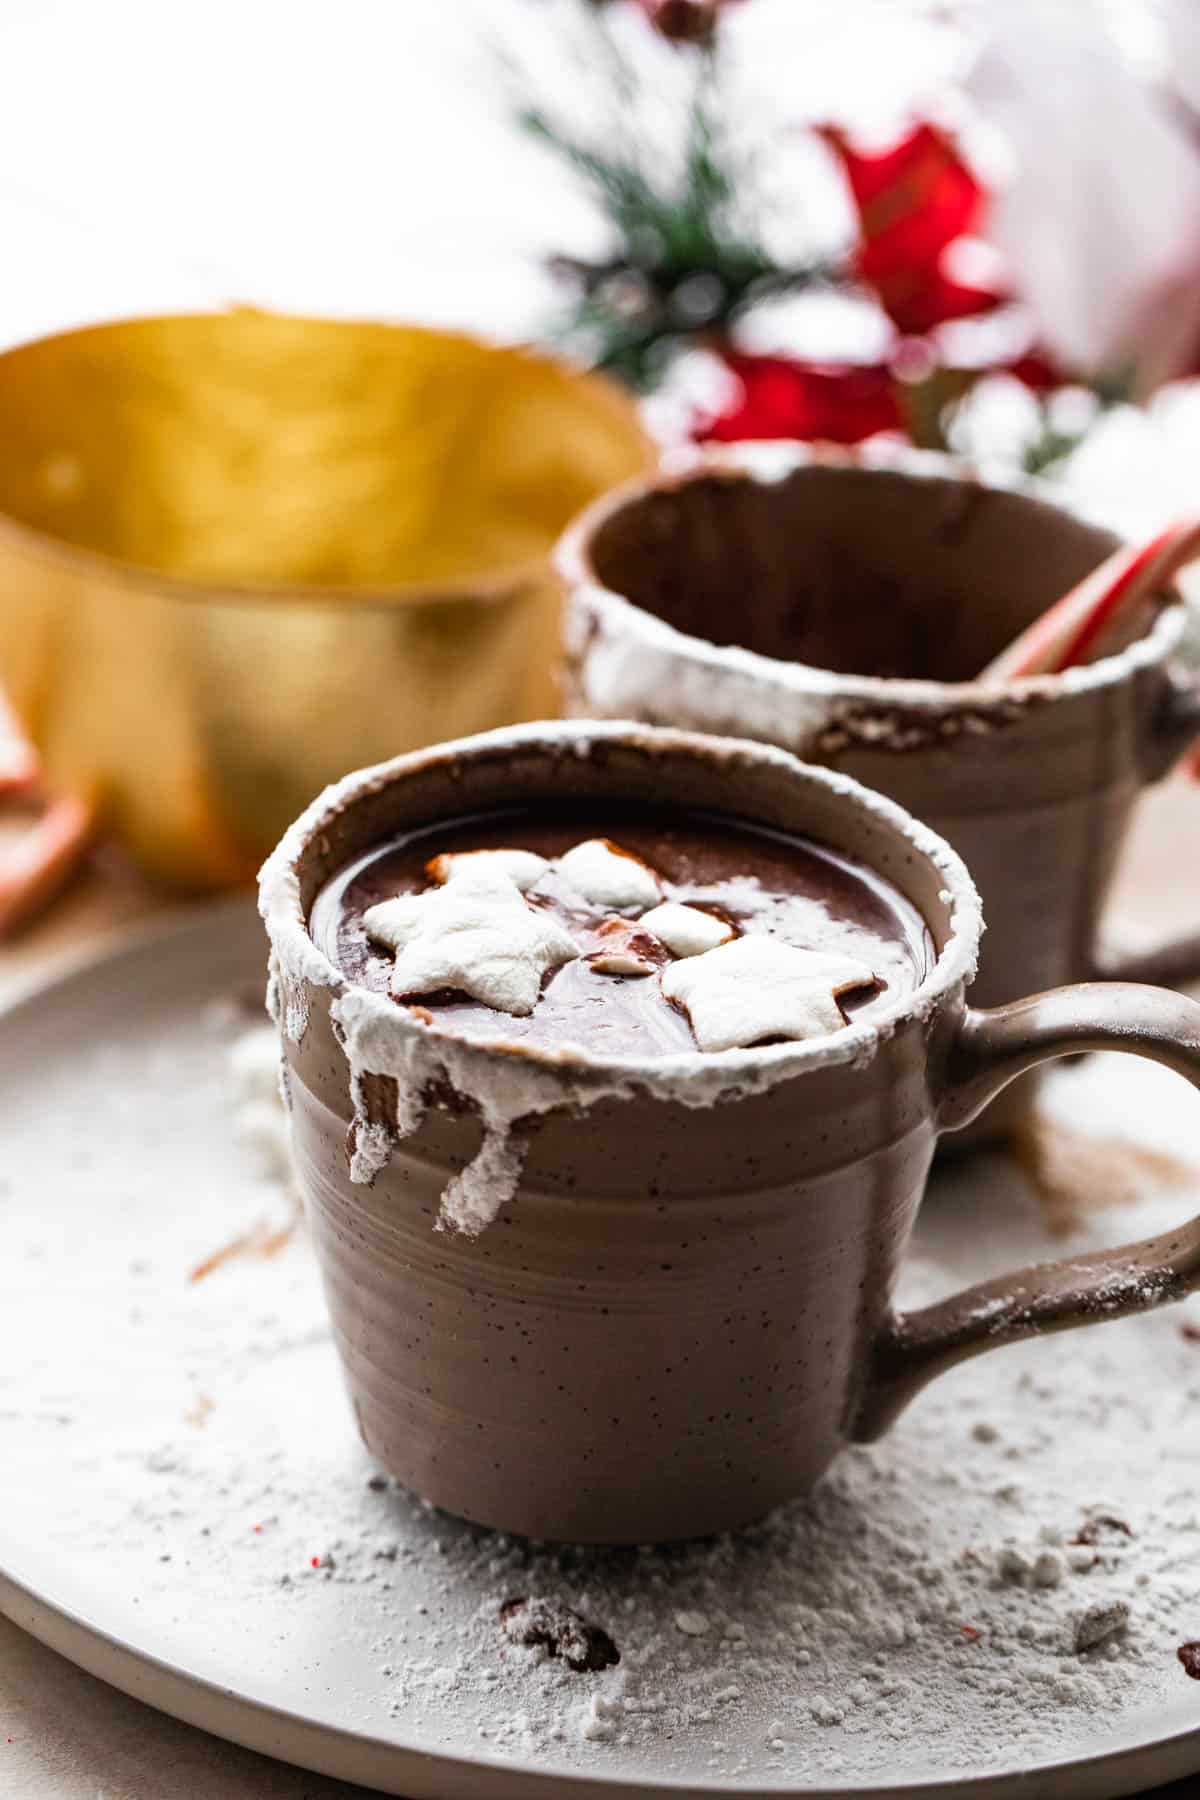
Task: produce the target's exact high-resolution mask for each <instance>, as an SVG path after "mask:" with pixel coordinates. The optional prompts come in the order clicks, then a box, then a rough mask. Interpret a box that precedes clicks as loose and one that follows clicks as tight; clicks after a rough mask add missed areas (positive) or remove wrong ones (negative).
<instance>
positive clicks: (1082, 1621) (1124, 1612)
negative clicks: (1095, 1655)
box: [1075, 1600, 1129, 1656]
mask: <svg viewBox="0 0 1200 1800" xmlns="http://www.w3.org/2000/svg"><path fill="white" fill-rule="evenodd" d="M1128 1623H1129V1608H1128V1606H1127V1605H1126V1604H1125V1602H1124V1600H1108V1601H1097V1603H1096V1604H1095V1606H1089V1607H1088V1608H1087V1610H1086V1611H1085V1612H1082V1613H1080V1615H1079V1617H1078V1618H1077V1619H1076V1621H1075V1654H1076V1655H1077V1656H1082V1655H1083V1654H1084V1653H1085V1651H1088V1650H1094V1649H1095V1648H1096V1646H1097V1645H1098V1644H1104V1643H1107V1641H1108V1639H1109V1638H1112V1637H1116V1636H1117V1635H1118V1634H1119V1633H1120V1632H1122V1631H1124V1630H1125V1627H1126V1626H1127V1625H1128Z"/></svg>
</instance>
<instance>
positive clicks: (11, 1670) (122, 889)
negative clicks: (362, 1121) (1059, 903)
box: [0, 782, 1200, 1800]
mask: <svg viewBox="0 0 1200 1800" xmlns="http://www.w3.org/2000/svg"><path fill="white" fill-rule="evenodd" d="M1198 812H1200V792H1197V790H1196V789H1195V788H1194V787H1191V786H1188V785H1184V784H1183V783H1180V782H1173V783H1170V784H1168V785H1167V786H1166V787H1164V788H1162V789H1160V790H1158V792H1157V793H1155V794H1153V795H1152V796H1150V798H1149V799H1148V800H1147V801H1146V803H1145V804H1144V806H1143V808H1142V812H1141V814H1140V816H1139V819H1138V822H1137V826H1136V828H1135V831H1134V834H1133V840H1132V843H1131V846H1130V854H1129V855H1128V856H1127V858H1126V861H1125V864H1124V866H1123V869H1122V871H1121V873H1120V875H1119V876H1118V882H1117V891H1116V895H1115V901H1114V904H1115V909H1116V912H1117V914H1118V916H1120V915H1125V916H1126V917H1127V918H1129V919H1130V920H1134V919H1136V922H1137V927H1138V933H1139V935H1140V933H1141V932H1142V931H1143V930H1144V931H1146V932H1155V933H1157V932H1159V931H1162V932H1164V933H1165V932H1166V931H1168V930H1170V929H1172V928H1174V929H1179V928H1180V927H1181V926H1183V925H1188V924H1190V925H1192V926H1193V927H1194V925H1195V918H1194V904H1195V900H1194V896H1195V895H1196V893H1197V892H1200V866H1198V867H1197V868H1196V869H1194V870H1189V869H1186V868H1184V867H1181V853H1182V854H1183V855H1184V856H1187V855H1188V853H1189V849H1190V859H1191V861H1193V862H1194V863H1196V864H1197V865H1200V832H1198V831H1197V829H1196V823H1197V815H1198ZM165 906H166V902H165V901H164V899H163V898H162V896H160V895H158V894H156V893H154V892H153V890H151V889H149V888H148V887H146V886H145V885H144V884H143V883H142V882H141V881H140V880H139V879H138V877H137V876H136V875H135V874H133V873H132V872H131V871H130V870H129V869H128V868H126V867H125V866H124V865H122V863H121V862H120V861H119V860H118V859H116V858H115V857H112V856H105V857H104V858H102V859H101V860H99V861H98V862H97V864H96V865H95V866H94V867H93V868H92V869H91V870H89V872H88V873H87V875H86V876H85V877H84V878H83V879H82V880H81V881H80V882H79V883H78V884H77V885H76V886H75V888H73V889H72V891H71V892H70V893H69V894H68V895H67V896H66V897H65V898H64V899H63V900H61V901H60V902H59V904H58V906H57V907H56V908H55V909H54V910H53V912H52V913H51V914H50V916H49V917H48V918H47V919H45V920H44V921H43V922H41V923H40V924H38V925H37V926H36V927H35V928H34V929H33V930H31V931H30V932H28V933H27V934H25V936H23V937H22V938H20V939H19V940H17V941H16V942H13V943H10V944H7V945H0V1003H2V1002H3V1001H4V999H6V998H7V997H9V996H10V995H12V994H14V993H15V992H17V991H19V990H20V989H21V988H23V987H25V986H27V985H28V984H30V983H32V982H35V981H37V980H40V979H42V978H43V977H44V976H45V975H47V974H48V973H50V972H51V971H52V970H53V968H54V967H55V965H56V964H58V963H60V962H62V961H63V960H64V959H65V958H69V957H71V956H73V955H77V954H79V953H81V952H82V951H85V950H87V949H88V948H91V947H95V946H99V945H101V944H102V943H103V941H104V938H105V937H106V936H107V935H111V934H113V933H116V932H119V930H120V929H121V928H122V927H123V926H128V925H130V924H132V923H134V922H136V921H137V920H139V919H145V918H148V917H150V916H151V915H153V914H154V913H158V912H162V911H163V910H164V908H165ZM1189 906H1190V908H1191V909H1193V910H1192V911H1191V914H1190V916H1189ZM366 1791H367V1790H366V1789H363V1788H360V1787H356V1786H353V1785H352V1784H350V1783H348V1782H343V1781H332V1780H329V1779H327V1778H326V1777H324V1776H320V1775H310V1774H307V1773H306V1772H305V1771H303V1770H300V1769H294V1768H291V1767H289V1766H287V1765H285V1764H282V1763H277V1762H274V1761H271V1760H270V1759H268V1758H266V1757H262V1756H257V1755H255V1754H253V1753H252V1752H250V1751H248V1750H242V1749H239V1748H238V1747H236V1746H235V1745H232V1744H226V1743H224V1742H222V1741H221V1740H220V1739H218V1738H214V1737H210V1736H209V1735H208V1734H207V1733H206V1732H203V1731H198V1730H196V1729H195V1728H194V1727H192V1726H190V1725H183V1724H180V1723H178V1722H177V1721H176V1720H174V1719H170V1718H167V1717H166V1716H165V1715H163V1714H161V1713H157V1712H154V1711H153V1710H152V1709H151V1708H149V1707H147V1706H143V1705H142V1704H141V1703H140V1702H139V1701H137V1700H132V1699H129V1698H128V1697H127V1696H126V1695H124V1694H121V1693H118V1692H117V1691H116V1690H115V1689H113V1688H110V1687H108V1686H107V1685H106V1684H105V1683H104V1682H101V1681H97V1680H96V1679H95V1678H94V1677H93V1676H91V1675H87V1674H85V1673H84V1672H83V1671H82V1670H80V1669H77V1668H75V1667H74V1665H73V1664H71V1663H69V1662H67V1661H65V1660H64V1659H63V1658H62V1657H60V1656H57V1655H55V1653H54V1652H53V1651H50V1650H47V1649H45V1648H44V1647H43V1646H42V1645H41V1644H39V1643H37V1642H35V1640H34V1639H33V1638H31V1637H29V1636H27V1635H26V1633H25V1632H23V1631H20V1630H18V1628H17V1627H16V1626H15V1625H12V1624H10V1622H9V1621H8V1620H7V1619H3V1618H0V1794H4V1795H9V1794H11V1795H14V1796H16V1795H19V1796H20V1797H21V1800H163V1797H164V1796H165V1795H166V1794H186V1795H187V1796H188V1797H189V1800H351V1797H352V1796H354V1795H363V1794H365V1793H366ZM1195 1794H1196V1783H1195V1781H1194V1780H1193V1781H1183V1782H1178V1783H1176V1784H1175V1785H1174V1786H1172V1787H1170V1788H1162V1789H1159V1790H1157V1792H1156V1794H1155V1797H1154V1800H1189V1797H1190V1800H1195Z"/></svg>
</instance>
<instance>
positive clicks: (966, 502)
mask: <svg viewBox="0 0 1200 1800" xmlns="http://www.w3.org/2000/svg"><path fill="white" fill-rule="evenodd" d="M1117 543H1118V539H1117V538H1116V537H1115V536H1114V535H1113V534H1112V533H1110V532H1107V531H1103V530H1101V529H1099V528H1098V527H1096V526H1093V525H1089V524H1086V523H1085V522H1083V521H1082V520H1079V519H1076V518H1074V517H1072V516H1071V515H1070V514H1069V513H1067V512H1064V511H1062V510H1060V509H1059V508H1058V507H1055V506H1053V505H1050V504H1048V503H1047V502H1045V501H1042V500H1039V499H1037V498H1035V497H1033V496H1031V495H1028V494H1021V493H1013V492H1010V491H1007V490H1004V489H998V488H990V487H985V486H983V485H981V484H980V483H978V482H975V481H971V480H964V479H955V478H953V477H951V476H935V475H914V474H909V473H906V472H903V471H898V470H893V469H875V468H871V469H868V468H853V467H846V466H845V465H822V464H821V463H812V464H803V465H801V466H799V467H797V468H795V469H793V470H791V471H790V472H789V473H787V474H785V475H784V476H783V477H782V478H781V479H772V480H769V481H768V480H762V479H759V478H756V477H755V476H754V475H753V474H752V473H751V472H749V471H745V470H739V469H736V468H719V467H712V468H707V469H702V470H700V471H698V472H695V473H691V474H689V475H687V476H685V477H683V478H680V479H675V480H671V479H667V480H664V481H663V482H661V483H660V484H658V485H656V486H654V487H651V488H647V489H643V490H642V491H641V492H639V493H637V494H635V495H634V496H633V497H632V498H631V499H629V500H628V501H626V502H624V503H623V504H621V505H619V506H617V507H615V508H614V509H613V510H611V511H610V512H608V513H607V514H605V515H603V516H602V517H601V519H600V521H599V523H598V524H597V526H596V527H595V529H594V530H593V532H592V533H591V535H590V537H589V539H588V541H587V543H586V545H585V547H584V548H585V556H586V558H587V560H588V562H589V563H590V574H591V576H592V577H593V578H594V579H595V580H597V581H598V582H599V583H600V584H601V585H602V586H603V587H605V588H607V589H609V590H610V591H612V592H613V593H616V594H619V595H621V596H622V597H623V598H625V599H627V600H630V601H632V602H633V603H634V604H635V605H636V606H639V607H641V608H642V609H643V610H644V611H646V612H648V613H650V614H652V615H653V616H655V617H656V618H659V619H662V620H663V621H664V622H665V623H667V624H668V625H671V626H673V627H674V628H675V629H676V630H678V631H681V632H684V633H686V634H687V635H689V636H691V637H697V638H703V639H706V640H707V641H708V642H709V643H712V644H716V645H720V646H728V645H738V646H740V647H741V648H743V649H746V650H750V651H754V652H757V653H758V654H760V655H762V656H769V657H774V658H777V659H781V660H786V661H791V662H799V663H807V664H810V665H812V666H814V667H817V668H823V669H831V670H834V671H836V672H838V673H842V674H854V675H866V676H873V677H883V678H890V679H905V680H927V681H938V682H967V681H971V680H973V679H974V678H975V677H976V676H977V675H978V674H979V673H980V671H981V670H982V669H983V668H984V667H985V666H986V665H987V664H988V663H989V662H990V661H991V660H992V658H993V657H994V656H996V655H997V654H998V653H999V652H1000V651H1001V650H1003V649H1004V648H1005V646H1006V645H1007V644H1009V643H1011V641H1012V639H1013V638H1014V637H1016V636H1017V634H1018V633H1019V632H1021V631H1023V630H1024V628H1025V627H1026V626H1027V625H1029V624H1031V623H1032V621H1033V620H1034V619H1035V618H1036V617H1037V616H1038V615H1039V613H1041V612H1043V611H1044V610H1045V608H1046V607H1047V606H1048V605H1049V604H1050V603H1051V602H1052V601H1053V600H1055V599H1057V598H1058V597H1059V596H1060V595H1061V594H1064V593H1065V592H1066V591H1067V590H1068V589H1069V588H1070V587H1072V586H1073V585H1074V584H1075V583H1076V582H1077V581H1079V580H1080V578H1081V577H1082V576H1084V575H1086V574H1087V573H1088V572H1089V571H1090V570H1091V569H1093V568H1094V567H1095V566H1096V565H1097V564H1098V563H1099V562H1100V561H1102V560H1103V558H1104V557H1105V556H1107V555H1108V553H1109V552H1110V551H1111V550H1113V549H1114V548H1115V547H1116V545H1117ZM1161 604H1162V602H1161V601H1160V600H1158V599H1151V600H1149V601H1147V602H1146V603H1145V604H1144V605H1143V606H1142V607H1141V608H1140V609H1138V611H1137V613H1136V615H1135V616H1133V617H1131V618H1129V619H1128V620H1126V621H1124V622H1123V624H1122V627H1121V630H1120V632H1119V633H1118V632H1117V631H1115V630H1114V631H1113V632H1112V633H1110V634H1108V635H1107V636H1106V639H1105V643H1104V649H1103V654H1104V655H1106V656H1107V655H1111V654H1113V652H1114V651H1116V650H1119V649H1123V648H1125V647H1126V645H1127V644H1129V643H1132V642H1133V641H1134V640H1135V639H1137V638H1139V637H1141V636H1143V635H1144V634H1145V633H1146V631H1147V630H1148V629H1149V628H1150V626H1151V624H1152V623H1153V621H1154V619H1155V617H1156V616H1157V613H1158V612H1159V610H1160V608H1161Z"/></svg>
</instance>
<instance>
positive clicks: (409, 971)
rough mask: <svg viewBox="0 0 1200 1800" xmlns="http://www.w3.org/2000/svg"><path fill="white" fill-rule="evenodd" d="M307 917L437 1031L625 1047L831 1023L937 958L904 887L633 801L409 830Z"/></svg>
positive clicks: (877, 1004) (765, 1034)
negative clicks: (635, 806) (902, 890)
mask: <svg viewBox="0 0 1200 1800" xmlns="http://www.w3.org/2000/svg"><path fill="white" fill-rule="evenodd" d="M310 930H311V933H312V936H313V939H314V941H315V942H316V944H317V946H318V948H320V949H321V950H323V951H324V952H325V954H326V955H327V956H328V957H329V958H330V960H331V961H332V962H334V963H336V964H337V965H338V966H339V967H340V968H341V969H342V971H343V972H344V973H345V974H346V975H348V976H349V977H350V978H351V980H353V981H354V982H356V983H357V984H359V985H361V986H365V987H368V988H370V989H372V990H374V991H376V992H383V993H388V992H390V993H391V995H392V997H393V998H394V999H395V1000H396V1001H397V1003H398V1004H401V1005H406V1006H412V1007H415V1008H417V1009H418V1010H419V1012H421V1013H423V1014H425V1015H427V1016H428V1018H429V1020H430V1022H436V1024H437V1025H438V1026H440V1027H442V1028H449V1029H451V1030H453V1031H454V1032H456V1033H459V1034H461V1035H463V1036H465V1037H470V1038H473V1039H476V1040H480V1039H483V1040H487V1039H504V1040H506V1041H508V1042H513V1041H519V1042H527V1043H530V1044H536V1045H539V1046H542V1047H545V1048H547V1049H553V1048H555V1047H558V1046H562V1045H565V1044H573V1045H576V1046H582V1047H584V1048H585V1049H588V1050H591V1051H592V1052H593V1053H599V1054H601V1055H618V1056H654V1055H660V1054H661V1055H667V1056H670V1055H678V1054H679V1053H680V1052H681V1051H688V1050H695V1049H700V1050H719V1049H729V1048H735V1047H745V1046H748V1045H752V1044H756V1043H768V1042H775V1041H779V1040H781V1039H788V1038H800V1037H813V1036H820V1035H824V1034H825V1033H827V1032H829V1031H831V1030H837V1029H839V1028H840V1027H841V1026H842V1025H843V1024H844V1023H845V1022H846V1020H847V1019H848V1018H850V1017H851V1016H856V1015H863V1014H866V1015H870V1013H871V1011H872V1009H874V1010H876V1011H878V1010H880V1009H881V1007H882V1006H883V1004H884V1003H885V1002H893V1001H895V1000H896V999H897V998H898V997H900V996H901V995H903V994H906V993H909V992H911V991H912V990H913V989H914V988H915V987H917V986H918V985H919V983H920V982H921V981H922V980H923V979H924V978H925V976H926V975H927V973H928V972H929V970H930V969H931V968H932V966H933V962H934V959H935V952H934V946H933V942H932V939H931V937H930V934H929V931H928V929H927V927H926V925H925V922H924V920H923V919H922V917H921V915H920V913H919V912H918V911H917V909H916V908H915V907H914V906H913V904H912V903H911V901H909V900H907V899H906V898H905V897H904V896H902V895H901V894H900V893H898V892H897V891H896V890H895V889H894V888H893V887H891V886H890V884H889V883H887V882H886V881H885V880H884V879H883V878H882V877H880V876H879V875H877V874H875V873H874V872H872V871H870V870H867V869H865V868H862V867H860V866H858V865H856V864H854V863H852V862H850V861H849V860H847V859H846V858H844V857H841V856H839V855H836V854H835V853H834V852H832V851H830V850H827V849H825V848H823V847H821V846H820V845H818V844H815V843H812V842H810V841H807V840H805V839H802V838H799V837H792V836H788V835H785V834H783V833H779V832H774V831H768V830H765V829H753V828H750V827H748V826H746V825H743V824H736V823H734V822H732V821H731V820H729V819H726V818H719V817H717V816H715V815H705V814H702V813H679V812H673V813H671V814H670V815H668V814H666V813H665V812H664V813H660V812H657V811H654V810H651V809H647V808H642V809H632V808H629V807H621V808H606V809H603V810H595V811H593V810H587V809H584V810H582V811H581V810H580V809H579V808H577V807H576V808H573V809H572V810H571V811H570V812H569V813H567V812H565V811H555V810H553V809H549V808H543V809H538V810H523V811H517V810H513V811H511V812H502V813H490V814H487V815H483V816H476V817H473V818H463V819H458V820H455V821H452V822H450V823H448V824H443V825H439V826H436V827H434V828H430V829H426V830H422V831H419V832H414V833H411V834H409V835H407V836H405V837H402V838H400V839H398V840H396V841H394V842H392V843H390V844H387V845H385V846H383V847H381V848H377V849H375V850H372V851H370V852H369V853H368V854H367V855H366V856H364V857H362V858H360V859H359V860H358V861H357V862H355V863H353V864H351V865H350V866H349V867H347V868H346V869H344V870H343V871H342V872H341V873H340V874H338V875H336V876H335V877H334V878H333V879H332V880H331V881H329V882H328V883H327V884H326V886H325V887H324V888H323V890H322V891H321V893H320V894H319V895H318V896H317V899H316V901H315V903H314V905H313V908H312V913H311V918H310Z"/></svg>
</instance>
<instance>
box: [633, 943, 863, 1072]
mask: <svg viewBox="0 0 1200 1800" xmlns="http://www.w3.org/2000/svg"><path fill="white" fill-rule="evenodd" d="M874 980H875V976H874V974H873V973H872V971H871V970H870V969H869V968H868V967H867V965H866V964H865V963H861V962H857V961H856V960H855V959H854V957H851V956H841V955H839V954H837V953H836V952H831V951H825V950H801V949H798V948H797V947H796V946H795V945H794V944H783V943H780V942H779V940H778V939H777V938H768V937H740V938H738V939H736V941H735V942H734V943H732V944H721V945H720V946H719V947H718V948H717V949H716V950H709V951H708V952H707V953H706V954H704V955H702V956H693V957H688V958H687V959H686V960H685V961H682V962H676V963H672V964H671V965H670V967H669V968H666V969H664V970H663V976H662V991H663V993H664V994H665V995H666V997H667V999H668V1000H674V1001H675V1002H677V1004H679V1005H680V1006H682V1007H683V1009H684V1011H685V1012H686V1013H687V1015H688V1018H689V1019H690V1020H691V1024H692V1030H693V1031H694V1032H695V1034H696V1042H697V1043H698V1044H699V1046H700V1048H701V1049H702V1050H740V1049H745V1048H747V1047H748V1046H749V1045H751V1044H760V1043H761V1042H762V1040H763V1039H764V1038H776V1037H778V1038H810V1037H823V1036H825V1034H826V1033H827V1032H830V1031H840V1030H841V1028H842V1026H843V1025H844V1024H845V1022H846V1021H845V1020H844V1019H843V1017H842V1013H841V1009H840V1007H839V1006H838V1003H837V1000H836V999H835V995H837V994H844V993H846V992H847V991H848V990H849V989H851V988H857V987H867V986H869V985H870V984H871V983H873V982H874Z"/></svg>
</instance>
